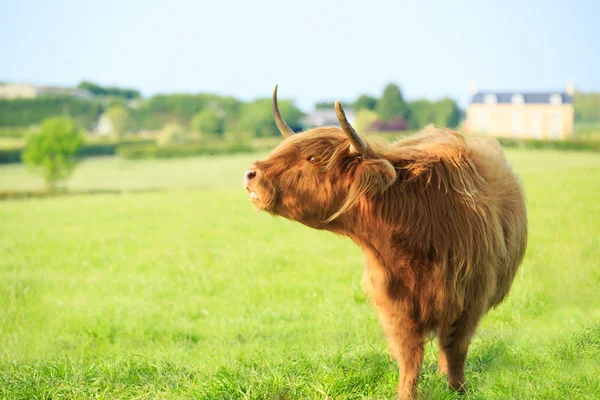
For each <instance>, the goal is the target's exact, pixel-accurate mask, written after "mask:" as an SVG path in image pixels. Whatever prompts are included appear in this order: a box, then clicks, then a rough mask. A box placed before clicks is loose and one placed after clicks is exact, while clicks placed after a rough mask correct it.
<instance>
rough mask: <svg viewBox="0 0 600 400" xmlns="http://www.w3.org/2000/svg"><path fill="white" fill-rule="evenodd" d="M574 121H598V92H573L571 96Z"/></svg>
mask: <svg viewBox="0 0 600 400" xmlns="http://www.w3.org/2000/svg"><path fill="white" fill-rule="evenodd" d="M573 109H574V111H575V122H586V123H598V122H600V93H593V92H588V93H585V92H579V91H578V92H575V95H574V96H573Z"/></svg>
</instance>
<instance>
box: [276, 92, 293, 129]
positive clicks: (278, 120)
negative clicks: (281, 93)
mask: <svg viewBox="0 0 600 400" xmlns="http://www.w3.org/2000/svg"><path fill="white" fill-rule="evenodd" d="M277 86H278V85H275V90H273V116H274V117H275V124H276V125H277V129H279V132H281V134H282V135H283V137H285V138H289V137H290V136H292V135H293V134H294V131H293V130H292V129H291V128H290V127H289V126H288V124H286V123H285V121H284V120H283V117H282V116H281V113H280V112H279V105H278V104H277Z"/></svg>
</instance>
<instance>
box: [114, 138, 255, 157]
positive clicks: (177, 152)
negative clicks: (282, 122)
mask: <svg viewBox="0 0 600 400" xmlns="http://www.w3.org/2000/svg"><path fill="white" fill-rule="evenodd" d="M253 151H256V150H255V147H253V146H252V145H250V144H248V143H239V142H238V143H226V142H222V143H218V144H216V143H212V144H200V143H191V144H176V145H170V146H157V145H137V146H127V147H119V149H118V151H117V154H118V155H119V156H120V157H123V158H124V159H129V160H134V159H147V158H177V157H193V156H206V155H210V156H212V155H217V154H235V153H250V152H253Z"/></svg>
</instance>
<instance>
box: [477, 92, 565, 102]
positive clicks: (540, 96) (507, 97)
mask: <svg viewBox="0 0 600 400" xmlns="http://www.w3.org/2000/svg"><path fill="white" fill-rule="evenodd" d="M489 94H492V95H495V96H496V103H497V104H509V103H512V102H513V95H522V96H523V100H524V102H525V103H526V104H551V103H552V102H551V98H552V96H553V95H560V97H561V103H562V104H572V103H573V96H571V95H569V94H568V93H565V92H530V93H523V92H478V93H476V94H475V95H473V97H472V98H471V103H474V104H483V103H485V96H486V95H489Z"/></svg>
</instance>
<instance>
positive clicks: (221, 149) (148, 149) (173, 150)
mask: <svg viewBox="0 0 600 400" xmlns="http://www.w3.org/2000/svg"><path fill="white" fill-rule="evenodd" d="M498 141H499V142H500V144H501V145H502V146H503V147H506V148H525V149H554V150H574V151H577V150H578V151H595V152H600V141H581V140H577V141H553V140H535V139H525V140H517V139H512V138H498ZM271 148H272V145H271V143H270V142H264V143H263V142H260V141H255V143H254V144H249V143H240V142H237V143H235V142H213V143H205V144H200V143H188V144H177V145H170V146H165V147H161V146H157V145H156V144H155V142H154V141H153V140H151V139H147V140H135V141H126V142H121V143H86V144H85V146H84V147H83V148H82V149H81V150H80V151H79V153H78V154H79V155H80V156H82V157H93V156H110V155H118V156H120V157H122V158H124V159H130V160H134V159H148V158H176V157H193V156H202V155H217V154H236V153H251V152H255V151H263V150H270V149H271ZM21 152H22V148H7V149H0V164H9V163H19V162H21Z"/></svg>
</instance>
